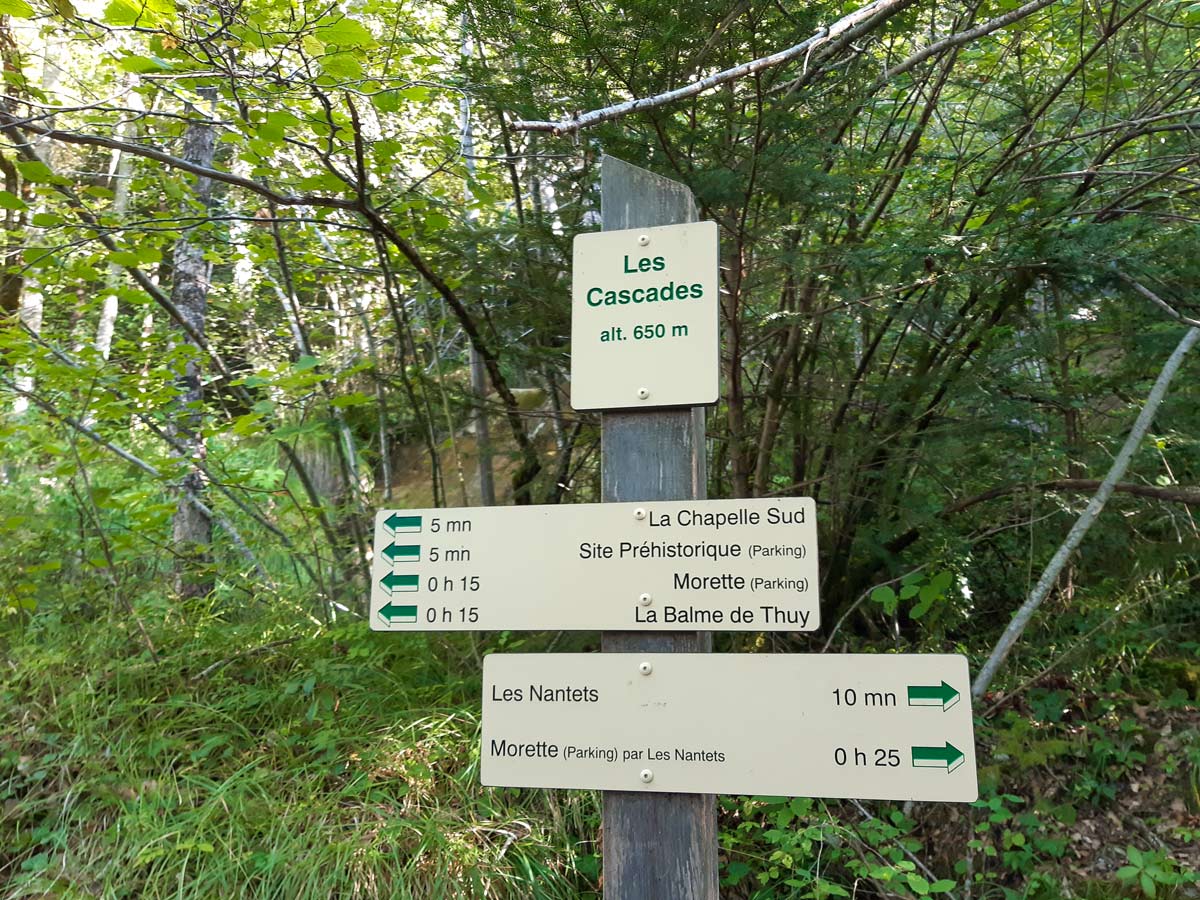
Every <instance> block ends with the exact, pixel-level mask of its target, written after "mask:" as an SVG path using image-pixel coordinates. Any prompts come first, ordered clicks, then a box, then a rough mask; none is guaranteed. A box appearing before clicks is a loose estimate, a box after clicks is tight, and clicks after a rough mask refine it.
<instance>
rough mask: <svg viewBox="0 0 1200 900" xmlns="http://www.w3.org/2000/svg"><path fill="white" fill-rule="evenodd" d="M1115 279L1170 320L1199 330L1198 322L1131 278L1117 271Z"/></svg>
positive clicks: (1199, 322)
mask: <svg viewBox="0 0 1200 900" xmlns="http://www.w3.org/2000/svg"><path fill="white" fill-rule="evenodd" d="M1117 277H1118V278H1120V279H1121V280H1122V281H1123V282H1125V283H1126V284H1127V285H1129V286H1130V287H1131V288H1133V289H1134V290H1135V291H1137V292H1138V293H1139V294H1141V295H1142V296H1143V297H1145V298H1146V299H1147V300H1149V301H1150V302H1151V303H1153V304H1154V305H1155V306H1158V307H1160V308H1161V309H1162V310H1163V311H1165V312H1166V313H1167V315H1169V316H1170V317H1171V318H1173V319H1178V320H1179V321H1180V322H1182V323H1183V324H1184V325H1191V326H1192V327H1193V328H1200V320H1197V319H1190V318H1188V317H1187V316H1185V315H1184V314H1183V313H1181V312H1180V311H1179V310H1177V309H1176V308H1175V307H1173V306H1172V305H1171V304H1170V303H1168V302H1167V301H1166V300H1164V299H1163V298H1162V297H1160V296H1158V294H1156V293H1154V291H1152V290H1150V288H1148V287H1146V286H1144V285H1142V284H1140V283H1139V282H1137V281H1134V280H1133V279H1132V278H1130V277H1129V276H1128V275H1126V274H1125V273H1124V272H1121V271H1119V270H1118V272H1117Z"/></svg>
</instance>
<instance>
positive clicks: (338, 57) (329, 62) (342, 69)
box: [321, 53, 363, 78]
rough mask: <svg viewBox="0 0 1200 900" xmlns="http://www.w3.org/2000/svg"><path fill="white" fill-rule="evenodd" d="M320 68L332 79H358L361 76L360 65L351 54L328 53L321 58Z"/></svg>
mask: <svg viewBox="0 0 1200 900" xmlns="http://www.w3.org/2000/svg"><path fill="white" fill-rule="evenodd" d="M321 68H322V69H324V70H325V74H326V75H332V76H333V77H334V78H358V77H359V76H361V75H362V73H363V70H362V63H360V62H359V61H358V58H357V57H356V56H355V55H354V54H352V53H330V54H328V55H327V56H323V57H321Z"/></svg>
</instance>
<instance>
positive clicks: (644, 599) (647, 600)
mask: <svg viewBox="0 0 1200 900" xmlns="http://www.w3.org/2000/svg"><path fill="white" fill-rule="evenodd" d="M653 602H654V598H653V597H651V596H650V595H649V594H639V595H638V603H639V604H640V605H642V606H649V605H650V604H651V603H653Z"/></svg>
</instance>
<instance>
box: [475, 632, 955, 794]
mask: <svg viewBox="0 0 1200 900" xmlns="http://www.w3.org/2000/svg"><path fill="white" fill-rule="evenodd" d="M481 777H482V781H483V783H484V784H486V785H496V786H506V787H546V788H591V789H598V790H617V791H671V792H678V793H701V794H706V793H716V794H767V795H783V796H799V797H831V798H856V799H870V800H935V801H936V800H941V801H962V802H971V801H974V800H976V799H978V796H979V788H978V784H977V780H976V773H975V735H974V729H973V723H972V719H971V702H970V679H969V676H968V673H967V660H966V657H963V656H950V655H934V654H930V655H924V654H920V655H918V654H913V655H885V654H803V655H784V654H762V655H758V654H702V653H555V654H509V653H506V654H492V655H490V656H488V657H486V658H485V659H484V664H483V747H482V752H481Z"/></svg>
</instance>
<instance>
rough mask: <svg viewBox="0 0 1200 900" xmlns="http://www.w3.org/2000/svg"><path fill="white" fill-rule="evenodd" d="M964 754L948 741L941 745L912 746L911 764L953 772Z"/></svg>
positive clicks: (961, 761) (919, 767)
mask: <svg viewBox="0 0 1200 900" xmlns="http://www.w3.org/2000/svg"><path fill="white" fill-rule="evenodd" d="M965 759H966V756H964V755H963V752H962V751H961V750H959V749H958V748H957V747H955V746H954V745H953V744H952V743H950V742H949V741H946V744H945V746H943V747H913V748H912V764H913V765H914V766H915V767H916V768H918V769H945V770H946V771H947V772H953V771H954V770H955V769H957V768H958V767H959V766H961V765H962V764H963V760H965Z"/></svg>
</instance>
